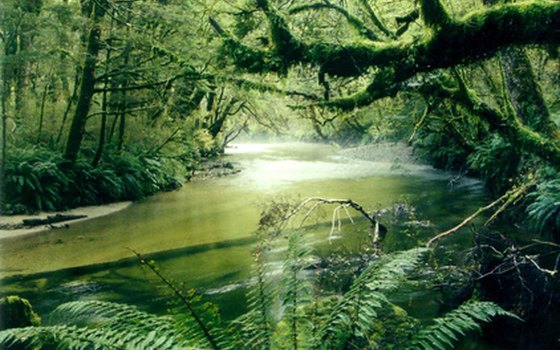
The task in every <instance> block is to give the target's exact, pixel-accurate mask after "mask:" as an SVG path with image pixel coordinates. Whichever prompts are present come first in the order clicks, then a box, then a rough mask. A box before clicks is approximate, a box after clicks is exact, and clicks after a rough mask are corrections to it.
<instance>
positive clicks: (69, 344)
mask: <svg viewBox="0 0 560 350" xmlns="http://www.w3.org/2000/svg"><path fill="white" fill-rule="evenodd" d="M50 323H51V325H49V326H43V327H30V328H22V329H8V330H5V331H2V332H0V345H3V346H5V347H6V348H7V349H10V348H11V347H13V346H15V345H22V346H24V347H25V348H29V349H36V348H40V347H42V346H43V345H45V344H52V345H56V346H57V349H85V348H88V349H89V348H93V349H162V350H165V349H170V350H171V349H186V348H201V346H200V341H199V339H197V338H196V337H195V336H193V333H192V332H189V330H188V329H185V328H184V327H183V326H182V325H181V324H179V323H178V322H177V320H175V319H173V318H171V317H167V316H165V317H161V316H156V315H152V314H149V313H146V312H143V311H140V310H138V309H137V308H135V307H133V306H129V305H124V304H117V303H110V302H104V301H77V302H70V303H66V304H63V305H61V306H59V307H58V308H57V309H56V310H55V311H54V312H53V313H52V316H51V318H50ZM59 323H61V324H63V325H59Z"/></svg>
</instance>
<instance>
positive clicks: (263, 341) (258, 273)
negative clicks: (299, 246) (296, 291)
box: [223, 241, 276, 350]
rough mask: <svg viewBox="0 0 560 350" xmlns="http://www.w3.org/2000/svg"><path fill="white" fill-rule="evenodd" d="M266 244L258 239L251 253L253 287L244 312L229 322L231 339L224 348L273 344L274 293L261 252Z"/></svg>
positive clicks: (266, 348)
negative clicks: (252, 253) (252, 257)
mask: <svg viewBox="0 0 560 350" xmlns="http://www.w3.org/2000/svg"><path fill="white" fill-rule="evenodd" d="M266 249H267V243H266V242H264V241H261V242H260V243H259V244H258V245H257V247H256V249H255V252H254V258H255V264H254V275H255V282H256V283H255V288H250V289H249V291H248V293H247V305H248V310H249V311H247V313H245V314H244V315H242V316H241V317H239V318H238V319H236V320H235V321H234V322H233V324H232V331H231V333H234V339H233V342H232V339H229V340H230V341H229V343H226V344H223V347H224V349H232V350H234V349H259V350H269V349H270V348H271V346H272V340H271V338H272V329H273V325H272V316H271V315H270V310H271V309H272V302H273V299H274V297H275V295H276V293H275V291H274V289H273V288H272V287H271V286H270V282H269V281H268V279H267V274H268V272H269V271H268V268H267V265H266V264H265V257H264V252H265V250H266Z"/></svg>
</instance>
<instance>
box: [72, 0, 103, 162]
mask: <svg viewBox="0 0 560 350" xmlns="http://www.w3.org/2000/svg"><path fill="white" fill-rule="evenodd" d="M88 4H90V5H91V12H90V16H89V17H90V25H91V28H90V30H89V33H88V38H87V50H86V58H85V62H84V67H83V70H82V79H81V85H80V93H79V95H78V103H77V105H76V112H75V113H74V118H73V119H72V124H71V126H70V132H69V134H68V140H67V142H66V151H65V153H64V158H66V159H67V160H69V161H70V162H72V163H74V162H75V161H76V159H77V157H78V152H79V151H80V147H81V145H82V140H83V138H84V133H85V127H86V122H87V117H88V113H89V110H90V106H91V100H92V98H93V95H94V88H95V66H96V63H97V55H98V53H99V48H100V36H101V28H100V23H99V22H100V21H101V18H102V17H103V9H102V8H101V7H100V6H98V5H97V4H96V3H95V2H93V1H91V3H90V2H88Z"/></svg>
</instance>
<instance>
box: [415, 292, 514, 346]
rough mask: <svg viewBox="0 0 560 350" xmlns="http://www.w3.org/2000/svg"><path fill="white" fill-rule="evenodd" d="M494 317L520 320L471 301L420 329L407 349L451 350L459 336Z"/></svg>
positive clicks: (496, 306)
mask: <svg viewBox="0 0 560 350" xmlns="http://www.w3.org/2000/svg"><path fill="white" fill-rule="evenodd" d="M496 316H507V317H513V318H516V319H518V320H521V319H520V318H519V317H518V316H517V315H515V314H513V313H511V312H508V311H505V310H504V309H502V308H501V307H499V306H498V305H496V304H494V303H492V302H486V301H473V300H471V301H468V302H466V303H464V304H463V305H461V306H460V307H459V308H457V309H455V310H453V311H451V312H449V313H447V314H446V315H444V316H443V317H441V318H436V319H435V320H434V323H433V324H432V325H430V326H427V327H425V328H424V329H421V330H420V331H419V332H418V333H416V335H415V336H414V337H413V338H412V340H411V341H410V343H409V345H408V346H407V349H411V350H412V349H425V350H431V349H451V348H453V344H454V343H455V342H456V341H457V340H458V339H459V338H460V337H461V336H464V335H465V334H466V333H467V332H469V331H473V330H478V329H480V324H481V323H485V322H490V321H491V320H492V318H494V317H496Z"/></svg>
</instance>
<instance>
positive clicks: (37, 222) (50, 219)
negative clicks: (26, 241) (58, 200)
mask: <svg viewBox="0 0 560 350" xmlns="http://www.w3.org/2000/svg"><path fill="white" fill-rule="evenodd" d="M83 218H87V215H63V214H56V215H49V216H47V218H46V219H23V226H26V227H35V226H41V225H52V224H56V223H59V222H64V221H69V220H77V219H83Z"/></svg>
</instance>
